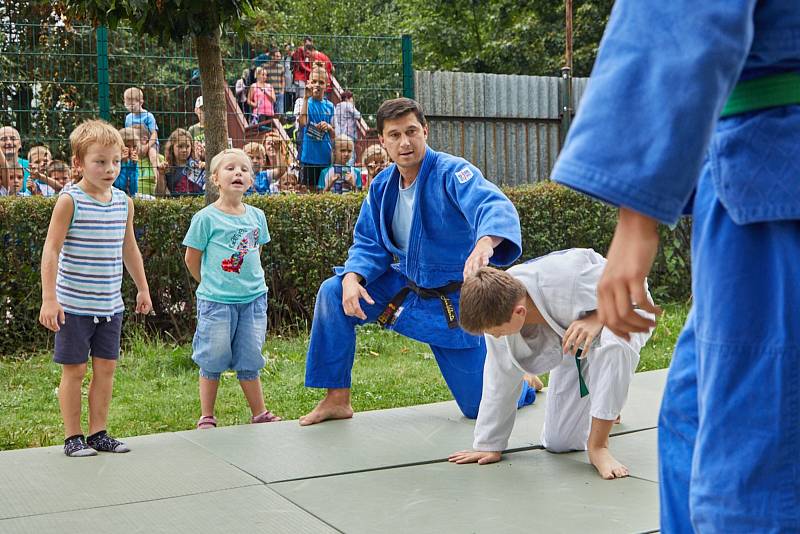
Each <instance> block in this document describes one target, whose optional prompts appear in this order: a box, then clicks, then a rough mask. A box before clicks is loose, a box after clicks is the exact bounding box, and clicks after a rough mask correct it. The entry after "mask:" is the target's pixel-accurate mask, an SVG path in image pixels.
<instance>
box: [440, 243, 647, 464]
mask: <svg viewBox="0 0 800 534" xmlns="http://www.w3.org/2000/svg"><path fill="white" fill-rule="evenodd" d="M605 263H606V260H605V258H603V257H602V256H601V255H600V254H598V253H596V252H595V251H593V250H591V249H579V248H576V249H569V250H564V251H560V252H554V253H552V254H549V255H547V256H543V257H541V258H537V259H535V260H531V261H529V262H527V263H524V264H521V265H516V266H514V267H512V268H510V269H509V270H508V271H500V270H497V269H493V268H491V267H484V268H482V269H480V270H478V272H477V273H476V274H475V276H472V277H470V278H468V279H466V280H465V281H464V285H463V286H462V289H461V327H462V328H463V329H464V330H466V331H468V332H476V333H479V332H480V333H486V334H488V335H486V345H487V349H488V352H487V356H486V364H485V367H484V379H483V396H482V399H481V404H480V409H479V410H478V419H477V422H476V424H475V441H474V443H473V448H474V451H460V452H456V453H454V454H452V455H450V458H449V460H450V461H451V462H454V463H458V464H463V463H473V462H477V463H479V464H487V463H492V462H496V461H498V460H499V459H500V455H501V452H502V451H503V450H504V449H506V448H507V446H508V438H509V436H510V435H511V430H512V429H513V427H514V418H515V416H516V408H517V405H516V399H517V398H518V397H519V392H520V388H521V387H522V380H523V375H524V374H525V373H532V374H541V373H546V372H548V371H550V384H549V389H548V393H547V408H546V410H545V423H544V428H543V429H542V444H543V445H544V446H545V448H547V450H549V451H551V452H567V451H574V450H586V451H587V452H588V454H589V460H590V461H591V462H592V465H594V466H595V468H596V469H597V471H598V473H599V474H600V476H602V477H603V478H605V479H613V478H619V477H625V476H627V475H628V469H627V467H625V466H624V465H622V464H621V463H620V462H618V461H617V460H616V459H615V458H614V457H613V456H612V455H611V453H610V452H609V450H608V436H609V434H610V432H611V429H612V427H613V425H614V422H615V421H617V420H618V417H619V414H620V411H621V410H622V407H623V405H624V404H625V400H626V399H627V396H628V386H629V385H630V382H631V379H632V378H633V374H634V372H635V371H636V366H637V365H638V363H639V352H640V351H641V349H642V347H643V346H644V344H645V342H646V341H647V339H648V338H649V337H650V332H647V333H638V334H632V335H631V338H630V341H625V340H624V339H622V338H620V337H618V336H616V335H614V334H613V333H612V332H611V331H609V330H607V329H604V328H603V324H602V323H601V322H600V321H599V320H598V318H597V312H596V311H595V310H596V308H597V297H596V290H597V282H598V280H599V279H600V276H601V274H602V272H603V268H604V266H605Z"/></svg>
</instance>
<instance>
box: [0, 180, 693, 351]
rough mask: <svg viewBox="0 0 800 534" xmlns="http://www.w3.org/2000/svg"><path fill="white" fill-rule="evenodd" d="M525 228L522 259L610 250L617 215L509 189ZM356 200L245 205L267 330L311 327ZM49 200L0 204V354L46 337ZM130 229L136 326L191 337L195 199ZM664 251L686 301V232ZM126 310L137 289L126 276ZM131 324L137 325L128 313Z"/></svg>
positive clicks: (143, 215)
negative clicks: (138, 299) (263, 240)
mask: <svg viewBox="0 0 800 534" xmlns="http://www.w3.org/2000/svg"><path fill="white" fill-rule="evenodd" d="M506 193H507V194H508V196H509V197H510V198H511V200H512V201H513V202H514V204H515V205H516V207H517V210H518V211H519V214H520V218H521V220H522V221H523V229H522V232H523V244H524V253H523V259H528V258H532V257H536V256H540V255H542V254H546V253H548V252H551V251H553V250H558V249H562V248H568V247H591V248H594V249H595V250H597V251H598V252H601V253H604V252H605V251H606V250H607V249H608V245H609V243H610V240H611V235H612V232H613V228H614V223H615V219H616V218H615V211H614V210H613V209H611V208H609V207H607V206H604V205H602V204H600V203H598V202H595V201H593V200H591V199H589V198H587V197H585V196H583V195H580V194H577V193H575V192H572V191H570V190H568V189H565V188H562V187H560V186H557V185H554V184H552V183H543V184H539V185H536V186H533V187H523V188H517V189H508V190H506ZM362 199H363V195H304V196H295V195H287V196H283V195H281V196H269V197H249V198H248V199H247V202H248V203H251V204H253V205H254V206H257V207H259V208H261V209H263V210H264V211H265V213H266V215H267V221H268V223H269V228H270V234H271V236H272V241H271V243H270V244H268V245H267V246H265V247H263V249H262V261H263V264H264V267H265V272H266V277H267V285H268V286H269V288H270V306H269V321H270V330H271V331H273V332H274V331H287V330H295V329H297V328H303V327H305V326H307V325H308V324H310V321H311V316H312V314H313V309H314V298H315V295H316V292H317V289H318V287H319V285H320V283H321V282H322V281H323V280H324V279H325V278H327V277H328V276H330V275H331V273H332V267H333V266H334V265H339V264H341V263H342V262H343V260H344V259H345V258H346V256H347V249H348V248H349V246H350V243H351V240H352V234H353V227H354V225H355V222H356V218H357V217H358V211H359V207H360V205H361V201H362ZM53 204H54V200H53V199H45V198H8V197H5V198H0V240H1V241H2V244H3V249H2V252H0V317H2V318H3V326H2V328H0V354H11V353H15V352H19V351H26V350H35V349H43V348H48V347H50V346H51V345H52V339H53V338H52V336H51V335H50V334H49V332H48V331H47V330H45V329H44V328H43V327H42V326H40V325H39V322H38V316H39V306H40V304H41V280H40V274H39V265H40V262H41V252H42V245H43V244H44V239H45V236H46V234H47V227H48V224H49V220H50V212H51V210H52V207H53ZM135 205H136V216H135V227H136V237H137V239H138V242H139V248H140V249H141V251H142V255H143V256H144V259H145V269H146V272H147V278H148V282H149V284H150V292H151V296H152V298H153V305H154V310H155V312H154V313H153V314H151V315H150V316H148V317H147V318H146V319H144V320H143V319H142V318H138V319H136V320H137V322H144V323H145V324H146V326H147V327H148V328H151V329H154V330H158V331H160V332H162V333H164V334H166V335H167V336H170V337H172V338H174V339H175V340H176V341H187V340H190V339H191V336H192V334H193V332H194V322H195V321H194V316H195V312H194V309H195V307H194V304H195V303H194V290H195V287H196V284H195V283H194V281H193V280H192V279H191V277H190V275H189V273H188V271H187V270H186V268H185V267H184V264H183V248H182V247H181V244H180V243H181V241H182V239H183V236H184V234H185V233H186V229H187V228H188V227H189V221H190V220H191V217H192V215H193V214H194V213H195V212H196V211H197V210H199V209H200V208H202V206H203V200H202V199H201V198H184V199H165V200H156V201H136V203H135ZM662 232H663V235H662V250H661V251H660V253H659V256H658V258H657V259H656V265H655V267H654V270H653V273H652V275H651V283H650V285H651V290H652V292H653V294H654V296H655V297H656V299H657V300H658V301H674V300H682V299H686V298H687V297H688V296H689V293H690V281H689V280H690V277H689V264H688V263H689V260H688V258H689V224H688V222H683V223H681V224H680V225H678V227H677V228H676V229H675V230H674V231H671V230H668V229H664V230H663V231H662ZM123 293H124V297H125V301H126V303H127V304H128V310H130V309H131V308H132V303H133V302H135V295H136V288H135V286H134V284H133V282H132V281H131V279H130V277H129V276H127V275H126V276H125V281H124V283H123ZM127 316H128V318H129V319H130V318H131V317H133V316H134V314H133V313H130V312H129V313H128V315H127Z"/></svg>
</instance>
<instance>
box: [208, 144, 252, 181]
mask: <svg viewBox="0 0 800 534" xmlns="http://www.w3.org/2000/svg"><path fill="white" fill-rule="evenodd" d="M229 158H233V159H238V160H239V161H240V162H242V163H244V162H246V163H247V168H248V169H249V171H250V178H251V179H252V178H254V173H253V163H252V162H251V161H250V157H249V156H248V155H247V154H245V153H244V150H242V149H241V148H227V149H225V150H223V151H222V152H220V153H219V154H217V155H216V156H214V157H213V158H212V159H211V164H210V165H209V166H208V172H209V173H210V174H211V176H214V175H215V174H217V169H218V168H219V166H220V165H222V162H223V161H225V160H226V159H229Z"/></svg>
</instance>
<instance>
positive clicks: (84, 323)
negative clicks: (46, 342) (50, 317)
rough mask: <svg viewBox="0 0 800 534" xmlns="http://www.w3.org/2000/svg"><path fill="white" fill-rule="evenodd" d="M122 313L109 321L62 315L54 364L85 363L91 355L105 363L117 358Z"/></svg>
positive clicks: (106, 318) (68, 314)
mask: <svg viewBox="0 0 800 534" xmlns="http://www.w3.org/2000/svg"><path fill="white" fill-rule="evenodd" d="M121 335H122V313H117V314H115V315H112V316H111V317H93V316H91V315H73V314H71V313H65V314H64V324H62V325H61V330H59V331H58V332H56V349H55V352H54V353H53V361H54V362H56V363H62V364H77V363H86V362H87V361H88V360H89V355H90V354H91V355H92V356H94V357H97V358H103V359H104V360H116V359H117V358H119V341H120V337H121Z"/></svg>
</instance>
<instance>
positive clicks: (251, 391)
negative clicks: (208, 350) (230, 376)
mask: <svg viewBox="0 0 800 534" xmlns="http://www.w3.org/2000/svg"><path fill="white" fill-rule="evenodd" d="M239 385H240V386H241V387H242V392H243V393H244V398H245V399H247V404H248V405H249V406H250V411H251V412H252V413H253V416H254V417H255V416H256V415H260V414H262V413H264V412H266V411H267V407H266V406H265V404H264V391H263V390H262V389H261V380H259V379H258V378H256V379H255V380H240V381H239ZM218 389H219V380H212V379H210V378H205V377H203V376H201V377H200V412H201V415H203V416H213V415H214V405H215V404H216V402H217V390H218Z"/></svg>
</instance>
